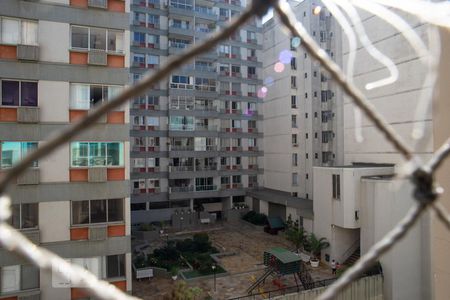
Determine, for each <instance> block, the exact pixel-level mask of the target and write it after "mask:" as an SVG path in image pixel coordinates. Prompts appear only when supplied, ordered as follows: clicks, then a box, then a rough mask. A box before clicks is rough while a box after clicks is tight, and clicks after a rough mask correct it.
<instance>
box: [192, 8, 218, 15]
mask: <svg viewBox="0 0 450 300" xmlns="http://www.w3.org/2000/svg"><path fill="white" fill-rule="evenodd" d="M195 11H196V12H198V13H200V14H203V15H207V16H217V14H215V13H214V10H213V9H212V8H208V7H201V6H196V7H195Z"/></svg>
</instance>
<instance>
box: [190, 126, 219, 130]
mask: <svg viewBox="0 0 450 300" xmlns="http://www.w3.org/2000/svg"><path fill="white" fill-rule="evenodd" d="M217 129H218V126H217V125H196V126H195V130H198V131H217Z"/></svg>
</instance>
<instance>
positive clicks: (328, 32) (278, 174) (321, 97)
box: [263, 1, 343, 228]
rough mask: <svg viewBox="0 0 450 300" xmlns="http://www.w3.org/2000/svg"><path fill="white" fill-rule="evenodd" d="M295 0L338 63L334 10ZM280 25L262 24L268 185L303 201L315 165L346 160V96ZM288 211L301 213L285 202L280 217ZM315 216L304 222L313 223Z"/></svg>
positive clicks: (305, 22)
mask: <svg viewBox="0 0 450 300" xmlns="http://www.w3.org/2000/svg"><path fill="white" fill-rule="evenodd" d="M291 2H292V3H291V6H292V7H293V9H294V12H295V14H296V15H297V17H298V18H299V19H300V20H301V22H302V24H303V26H305V27H306V29H307V30H308V32H310V33H311V35H312V36H313V38H314V39H315V40H316V42H317V43H319V44H320V45H321V46H322V47H323V48H324V49H326V51H327V52H328V53H329V54H330V55H333V58H335V59H336V60H337V61H338V63H340V60H341V47H340V32H339V30H336V25H335V21H334V19H333V18H332V17H331V14H330V13H329V12H328V11H327V10H326V9H324V8H323V9H322V10H321V12H320V13H319V14H317V15H315V14H314V13H313V10H314V8H315V7H316V6H319V5H320V2H317V1H302V2H301V3H299V2H298V1H291ZM282 29H283V28H282V26H281V25H280V22H279V20H278V19H277V18H272V19H271V20H269V21H268V22H266V23H265V24H264V44H263V55H264V59H263V61H264V63H263V74H264V78H265V82H264V83H265V84H266V86H267V88H268V92H267V95H266V97H265V98H264V103H263V107H264V187H266V188H269V189H273V190H278V191H282V192H286V193H289V194H291V195H293V196H294V197H298V200H297V201H299V202H302V201H305V200H308V199H314V198H315V196H314V189H313V182H314V177H313V167H314V166H333V165H336V164H338V165H339V164H342V162H343V153H342V147H343V144H342V97H341V92H340V90H339V89H337V88H336V86H335V84H334V83H333V81H332V80H330V78H329V76H328V75H327V74H326V72H324V70H323V69H322V68H321V67H320V66H319V64H317V62H315V61H314V60H313V59H311V57H309V55H308V54H307V53H306V51H305V50H303V48H302V47H300V43H301V42H299V41H296V40H295V39H294V40H292V39H291V37H290V36H289V35H286V34H285V33H284V31H283V30H282ZM291 56H292V58H291ZM280 64H281V68H282V70H280V69H278V68H280ZM289 215H291V217H294V216H297V215H298V214H296V213H295V211H293V210H292V207H287V208H286V215H282V216H281V217H282V218H283V219H286V218H287V217H288V216H289ZM312 217H313V215H312V214H311V215H310V217H309V219H308V220H307V221H306V222H307V223H312ZM295 218H296V219H297V218H298V217H295ZM302 222H303V223H304V222H305V219H303V220H302V221H301V222H300V223H302ZM304 224H305V223H304ZM308 227H311V228H312V226H308Z"/></svg>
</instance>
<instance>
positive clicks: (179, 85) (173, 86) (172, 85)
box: [170, 82, 194, 90]
mask: <svg viewBox="0 0 450 300" xmlns="http://www.w3.org/2000/svg"><path fill="white" fill-rule="evenodd" d="M170 88H171V89H181V90H193V89H194V85H193V84H188V83H173V82H171V83H170Z"/></svg>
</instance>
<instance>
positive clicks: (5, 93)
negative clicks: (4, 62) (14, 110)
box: [2, 80, 19, 106]
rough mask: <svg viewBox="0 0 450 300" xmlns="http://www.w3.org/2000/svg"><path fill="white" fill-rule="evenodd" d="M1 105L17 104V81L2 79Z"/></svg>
mask: <svg viewBox="0 0 450 300" xmlns="http://www.w3.org/2000/svg"><path fill="white" fill-rule="evenodd" d="M2 105H8V106H19V81H12V80H2Z"/></svg>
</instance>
